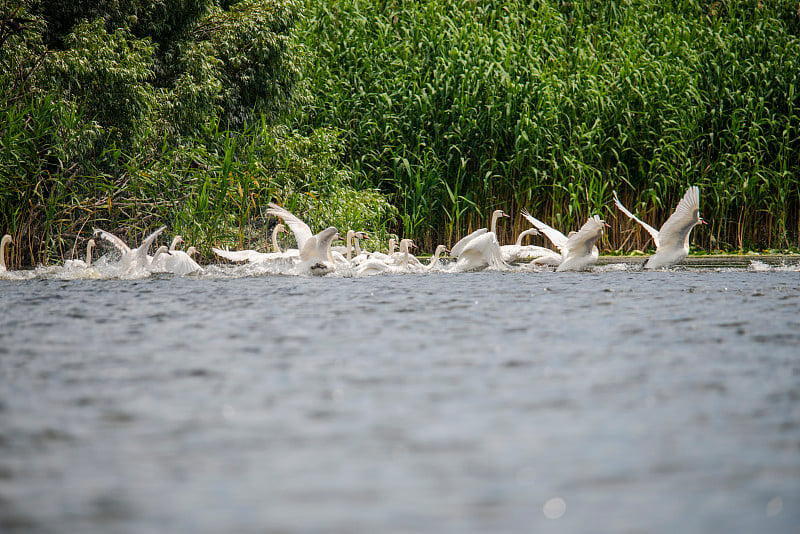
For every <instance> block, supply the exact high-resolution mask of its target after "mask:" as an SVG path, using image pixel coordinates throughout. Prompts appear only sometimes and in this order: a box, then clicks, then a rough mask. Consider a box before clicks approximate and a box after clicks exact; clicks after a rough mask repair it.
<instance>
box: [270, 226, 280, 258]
mask: <svg viewBox="0 0 800 534" xmlns="http://www.w3.org/2000/svg"><path fill="white" fill-rule="evenodd" d="M278 230H279V228H278V225H275V228H273V229H272V248H273V249H274V250H275V252H279V253H280V252H283V251H282V250H281V246H280V245H279V244H278Z"/></svg>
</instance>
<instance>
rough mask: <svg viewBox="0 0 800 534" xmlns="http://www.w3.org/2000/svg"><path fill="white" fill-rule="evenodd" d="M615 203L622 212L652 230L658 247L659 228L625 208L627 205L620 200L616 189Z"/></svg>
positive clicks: (646, 228)
mask: <svg viewBox="0 0 800 534" xmlns="http://www.w3.org/2000/svg"><path fill="white" fill-rule="evenodd" d="M614 204H616V205H617V207H618V208H619V210H620V211H621V212H622V213H624V214H625V215H627V216H628V217H630V218H631V219H633V220H634V221H636V222H638V223H639V224H641V225H642V226H643V227H644V229H645V230H647V231H648V232H650V235H651V236H653V240H654V241H655V242H656V247H658V246H659V237H658V230H656V229H655V228H653V227H652V226H650V225H649V224H647V223H646V222H644V221H643V220H641V219H640V218H639V217H637V216H636V215H634V214H633V213H631V212H630V211H628V210H627V209H625V206H623V205H622V202H620V201H619V198H618V197H617V192H616V191H614Z"/></svg>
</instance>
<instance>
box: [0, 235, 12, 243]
mask: <svg viewBox="0 0 800 534" xmlns="http://www.w3.org/2000/svg"><path fill="white" fill-rule="evenodd" d="M0 244H2V246H6V245H13V244H14V240H13V239H11V236H10V235H8V234H6V235H4V236H3V240H2V241H0Z"/></svg>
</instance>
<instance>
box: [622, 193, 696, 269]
mask: <svg viewBox="0 0 800 534" xmlns="http://www.w3.org/2000/svg"><path fill="white" fill-rule="evenodd" d="M614 203H615V204H616V205H617V207H618V208H619V209H620V211H621V212H622V213H624V214H625V215H627V216H628V217H630V218H631V219H633V220H634V221H636V222H638V223H639V224H641V225H642V226H643V227H644V229H645V230H647V231H648V232H649V233H650V235H651V236H653V241H655V243H656V253H655V254H654V255H652V256H650V258H649V259H648V260H647V263H645V265H644V266H645V269H658V268H661V267H669V266H670V265H674V264H676V263H678V262H680V261H683V260H684V259H685V258H686V256H688V255H689V235H690V234H691V232H692V228H694V227H695V226H697V225H698V224H706V222H705V221H704V220H703V218H702V217H700V189H699V188H698V187H697V186H696V185H694V186H692V187H690V188H689V189H687V190H686V193H684V195H683V198H682V199H681V201H680V202H678V205H677V207H676V208H675V211H674V212H672V215H670V217H669V219H667V222H665V223H664V224H663V225H661V229H660V230H656V229H655V228H653V227H652V226H650V225H649V224H647V223H646V222H644V221H642V220H641V219H639V218H638V217H637V216H636V215H634V214H633V213H631V212H630V211H628V210H627V209H626V208H625V206H623V205H622V202H620V200H619V197H617V192H616V191H614Z"/></svg>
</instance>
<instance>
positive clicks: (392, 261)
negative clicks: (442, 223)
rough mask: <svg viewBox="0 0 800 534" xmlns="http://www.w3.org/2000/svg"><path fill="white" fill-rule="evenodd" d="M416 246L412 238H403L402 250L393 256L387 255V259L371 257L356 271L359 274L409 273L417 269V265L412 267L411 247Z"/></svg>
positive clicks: (401, 242)
mask: <svg viewBox="0 0 800 534" xmlns="http://www.w3.org/2000/svg"><path fill="white" fill-rule="evenodd" d="M411 247H416V245H415V244H414V242H413V241H412V240H411V239H402V240H401V241H400V252H396V253H395V254H393V255H392V256H387V257H386V259H380V258H370V259H368V260H366V261H364V262H362V263H361V264H360V265H359V266H358V267H357V268H356V271H355V273H356V274H357V275H364V274H379V273H407V272H410V270H411V269H414V270H416V266H413V267H410V264H409V262H410V258H411V256H412V255H411V253H410V252H409V251H408V249H409V248H411Z"/></svg>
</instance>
